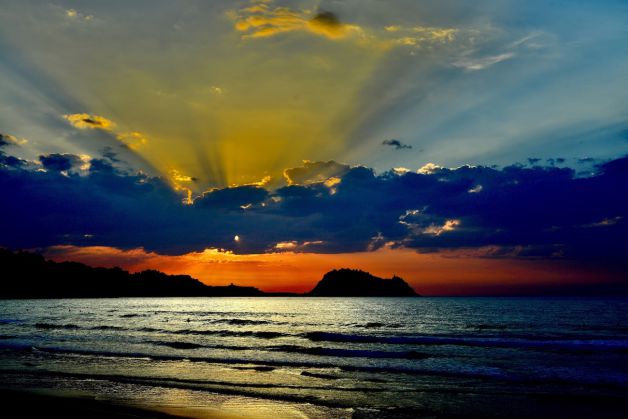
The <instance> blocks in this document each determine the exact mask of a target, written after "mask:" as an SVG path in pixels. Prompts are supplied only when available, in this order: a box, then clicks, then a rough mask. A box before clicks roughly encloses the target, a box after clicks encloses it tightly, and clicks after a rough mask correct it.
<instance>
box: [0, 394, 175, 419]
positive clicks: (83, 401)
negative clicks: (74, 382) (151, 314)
mask: <svg viewBox="0 0 628 419" xmlns="http://www.w3.org/2000/svg"><path fill="white" fill-rule="evenodd" d="M0 403H2V407H3V410H4V411H5V412H14V415H15V416H14V417H28V418H36V417H44V416H53V417H60V418H77V419H78V418H90V419H100V418H103V419H104V418H112V419H116V418H164V419H165V418H176V417H179V418H181V417H186V416H178V415H177V416H175V415H171V414H167V413H164V412H159V411H154V410H148V409H140V408H137V407H131V406H123V405H118V404H114V403H111V402H108V401H103V400H97V399H95V398H89V397H77V396H73V395H70V394H67V395H62V394H55V395H53V394H49V393H44V392H34V391H15V390H0Z"/></svg>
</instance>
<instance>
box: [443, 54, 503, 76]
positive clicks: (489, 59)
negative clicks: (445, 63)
mask: <svg viewBox="0 0 628 419" xmlns="http://www.w3.org/2000/svg"><path fill="white" fill-rule="evenodd" d="M514 56H515V54H514V53H513V52H506V53H503V54H498V55H490V56H486V57H476V58H473V57H469V58H463V59H460V60H458V61H455V62H454V63H453V66H454V67H459V68H464V69H465V70H469V71H477V70H484V69H486V68H488V67H491V66H493V65H495V64H498V63H501V62H502V61H506V60H510V59H511V58H513V57H514Z"/></svg>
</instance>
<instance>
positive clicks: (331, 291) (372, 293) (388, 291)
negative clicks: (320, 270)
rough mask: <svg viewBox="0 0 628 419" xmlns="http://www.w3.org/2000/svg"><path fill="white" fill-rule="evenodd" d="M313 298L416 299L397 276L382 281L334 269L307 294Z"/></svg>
mask: <svg viewBox="0 0 628 419" xmlns="http://www.w3.org/2000/svg"><path fill="white" fill-rule="evenodd" d="M308 295H310V296H315V297H418V296H419V295H418V294H417V293H416V292H415V291H414V289H412V287H411V286H410V285H408V283H407V282H406V281H404V280H403V279H401V278H399V277H398V276H393V277H392V278H390V279H383V278H379V277H376V276H373V275H371V274H370V273H368V272H364V271H360V270H355V269H337V270H336V269H335V270H333V271H330V272H327V273H326V274H325V276H323V279H321V280H320V282H319V283H318V284H317V285H316V287H314V289H313V290H312V291H310V292H309V293H308Z"/></svg>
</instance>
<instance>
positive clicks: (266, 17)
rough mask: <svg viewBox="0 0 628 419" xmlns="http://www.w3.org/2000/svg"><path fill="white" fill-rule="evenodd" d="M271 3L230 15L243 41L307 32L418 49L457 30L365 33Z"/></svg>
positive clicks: (329, 16) (331, 17)
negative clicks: (271, 4) (416, 47)
mask: <svg viewBox="0 0 628 419" xmlns="http://www.w3.org/2000/svg"><path fill="white" fill-rule="evenodd" d="M270 3H271V2H269V1H268V2H263V3H262V2H260V3H257V4H254V5H253V6H250V7H246V8H244V9H241V10H240V11H238V12H235V11H232V12H230V16H231V17H232V18H233V19H234V20H235V29H236V30H238V31H240V32H244V35H243V38H245V39H246V38H268V37H272V36H275V35H278V34H282V33H288V32H297V31H301V32H309V33H311V34H314V35H319V36H323V37H325V38H327V39H331V40H339V39H347V38H352V39H356V40H360V41H367V43H368V44H370V45H374V46H377V47H380V48H384V49H386V48H392V47H395V46H420V45H423V44H425V43H432V44H433V43H448V42H452V41H454V39H455V36H456V34H457V32H458V29H455V28H441V27H431V26H420V25H419V26H400V25H387V26H384V27H383V29H379V30H376V29H372V28H371V29H369V30H368V31H367V30H366V29H365V28H363V27H361V26H359V25H355V24H348V23H344V22H342V21H340V19H339V18H338V16H337V15H336V14H334V13H333V12H329V11H322V10H319V11H317V12H313V11H312V10H308V9H304V10H300V11H299V10H293V9H290V8H287V7H274V8H273V7H271V6H270V5H269V4H270Z"/></svg>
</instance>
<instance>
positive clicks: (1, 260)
mask: <svg viewBox="0 0 628 419" xmlns="http://www.w3.org/2000/svg"><path fill="white" fill-rule="evenodd" d="M0 267H1V269H2V271H3V275H2V277H3V280H2V286H1V287H0V298H5V299H6V298H106V297H222V296H229V297H250V296H260V295H265V294H264V293H263V292H262V291H260V290H259V289H257V288H254V287H240V286H236V285H233V284H232V285H228V286H209V285H205V284H203V283H202V282H200V281H199V280H197V279H194V278H192V277H191V276H189V275H167V274H165V273H163V272H160V271H157V270H152V269H151V270H145V271H142V272H137V273H130V272H127V271H125V270H123V269H121V268H117V267H116V268H93V267H91V266H87V265H85V264H82V263H77V262H54V261H51V260H46V259H45V258H44V257H43V256H42V255H40V254H37V253H32V252H25V251H17V252H12V251H10V250H7V249H0Z"/></svg>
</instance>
